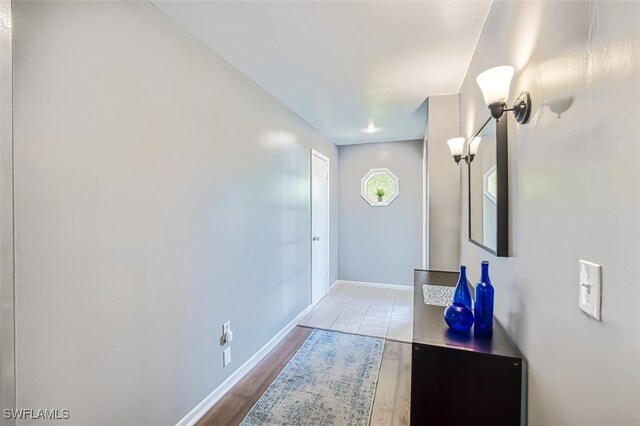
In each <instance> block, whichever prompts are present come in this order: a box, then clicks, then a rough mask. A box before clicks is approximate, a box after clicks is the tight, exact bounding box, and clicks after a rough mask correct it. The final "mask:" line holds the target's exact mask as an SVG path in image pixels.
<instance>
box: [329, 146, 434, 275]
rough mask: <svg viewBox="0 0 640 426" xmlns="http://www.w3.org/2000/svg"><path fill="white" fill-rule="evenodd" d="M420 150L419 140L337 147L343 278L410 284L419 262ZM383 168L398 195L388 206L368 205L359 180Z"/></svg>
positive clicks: (340, 253)
mask: <svg viewBox="0 0 640 426" xmlns="http://www.w3.org/2000/svg"><path fill="white" fill-rule="evenodd" d="M422 151H423V142H422V141H402V142H389V143H371V144H359V145H341V146H339V147H338V153H339V160H340V165H339V172H338V175H339V179H340V183H339V189H340V201H339V203H340V214H339V218H340V219H339V220H340V232H339V239H340V246H339V250H338V253H339V259H340V260H339V267H340V273H339V277H340V279H341V280H347V281H364V282H372V283H383V284H401V285H408V286H410V285H413V270H414V269H415V268H419V267H420V266H421V260H422V257H421V256H422V191H423V180H422V154H423V152H422ZM382 167H386V168H388V169H389V170H391V172H392V173H393V174H395V175H396V176H397V177H398V186H399V188H400V193H399V195H398V197H397V198H396V199H395V200H394V201H393V202H392V203H391V204H390V205H389V206H387V207H372V206H370V205H369V204H368V203H367V202H366V201H365V200H364V199H363V198H362V196H361V195H360V181H361V179H362V178H363V177H364V176H365V175H366V174H367V172H368V171H369V170H370V169H374V168H382Z"/></svg>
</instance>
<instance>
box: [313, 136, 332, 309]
mask: <svg viewBox="0 0 640 426" xmlns="http://www.w3.org/2000/svg"><path fill="white" fill-rule="evenodd" d="M314 156H315V157H318V158H319V159H321V160H324V161H326V162H327V280H326V283H325V284H326V289H327V292H326V293H325V295H326V294H329V271H330V270H331V266H330V260H331V256H330V255H329V253H330V252H331V232H330V230H331V226H330V224H331V216H330V213H331V160H330V159H329V157H327V156H326V155H324V154H322V153H321V152H319V151H316V150H315V149H313V148H312V149H311V155H309V207H310V208H309V247H310V250H309V271H310V274H309V281H310V282H309V287H310V289H311V304H312V305H314V303H313V241H312V237H313V157H314ZM316 303H317V302H316Z"/></svg>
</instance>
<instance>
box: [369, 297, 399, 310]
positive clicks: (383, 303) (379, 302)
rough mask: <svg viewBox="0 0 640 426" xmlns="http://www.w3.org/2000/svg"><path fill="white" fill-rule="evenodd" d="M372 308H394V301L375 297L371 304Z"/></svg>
mask: <svg viewBox="0 0 640 426" xmlns="http://www.w3.org/2000/svg"><path fill="white" fill-rule="evenodd" d="M371 306H372V307H376V308H390V307H393V306H394V299H386V298H378V297H376V298H375V299H373V301H372V302H371Z"/></svg>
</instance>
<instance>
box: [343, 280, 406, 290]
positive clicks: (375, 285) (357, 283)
mask: <svg viewBox="0 0 640 426" xmlns="http://www.w3.org/2000/svg"><path fill="white" fill-rule="evenodd" d="M343 285H355V286H360V287H372V288H386V289H389V290H400V291H413V286H410V285H400V284H382V283H368V282H364V281H347V280H338V281H336V282H335V283H333V285H332V286H331V289H332V288H334V286H335V289H336V290H337V289H338V288H340V287H341V286H343Z"/></svg>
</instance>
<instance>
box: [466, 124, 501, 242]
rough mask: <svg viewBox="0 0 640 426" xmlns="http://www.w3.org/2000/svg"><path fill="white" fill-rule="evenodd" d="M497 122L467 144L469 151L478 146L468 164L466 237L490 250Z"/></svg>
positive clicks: (494, 214) (495, 214)
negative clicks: (467, 233)
mask: <svg viewBox="0 0 640 426" xmlns="http://www.w3.org/2000/svg"><path fill="white" fill-rule="evenodd" d="M496 123H497V122H496V121H495V120H491V119H490V120H488V121H487V122H486V123H485V124H484V126H483V127H482V128H481V129H480V131H479V132H478V133H477V134H476V136H475V137H474V138H472V139H471V140H470V141H469V142H470V148H472V147H473V148H476V147H474V146H473V145H477V152H476V154H475V156H474V158H473V161H471V163H470V164H469V237H470V239H471V240H473V241H474V242H476V243H479V244H481V245H483V246H485V247H487V248H489V249H491V250H493V251H496V250H497V231H498V230H497V224H498V205H497V204H498V184H497V170H496V163H497V161H496V146H497V144H496ZM477 138H479V139H477Z"/></svg>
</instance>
